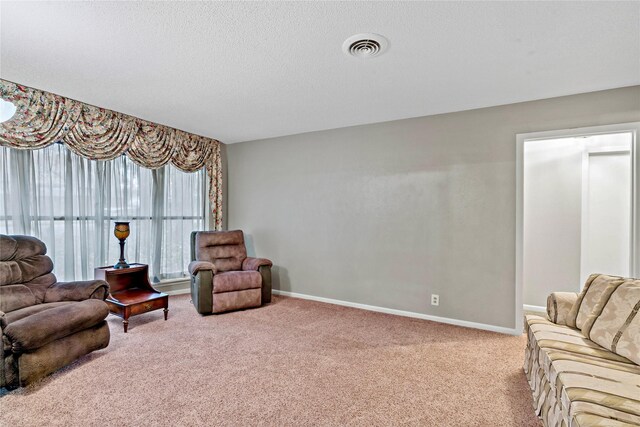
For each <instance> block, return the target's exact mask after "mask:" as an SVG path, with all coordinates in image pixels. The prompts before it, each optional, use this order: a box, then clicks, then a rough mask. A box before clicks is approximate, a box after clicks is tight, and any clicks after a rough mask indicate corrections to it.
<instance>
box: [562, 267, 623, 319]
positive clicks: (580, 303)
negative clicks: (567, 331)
mask: <svg viewBox="0 0 640 427" xmlns="http://www.w3.org/2000/svg"><path fill="white" fill-rule="evenodd" d="M623 281H624V279H623V278H621V277H618V276H608V275H606V274H592V275H591V276H589V278H588V279H587V281H586V282H585V284H584V288H582V292H580V295H578V300H577V301H576V303H575V304H574V305H573V307H572V308H571V311H570V312H569V315H568V316H567V326H571V327H572V328H578V329H581V328H582V326H583V325H584V323H585V322H586V321H587V318H588V317H589V315H590V314H591V311H592V310H593V309H594V308H595V306H596V304H597V303H598V302H599V301H600V297H601V296H602V293H603V292H605V290H606V289H607V288H608V287H612V286H613V287H614V286H617V285H619V284H620V283H622V282H623Z"/></svg>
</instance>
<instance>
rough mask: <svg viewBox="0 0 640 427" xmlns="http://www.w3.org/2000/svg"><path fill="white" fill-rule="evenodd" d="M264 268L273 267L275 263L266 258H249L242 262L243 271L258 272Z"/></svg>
mask: <svg viewBox="0 0 640 427" xmlns="http://www.w3.org/2000/svg"><path fill="white" fill-rule="evenodd" d="M262 266H265V267H271V266H273V263H272V262H271V261H270V260H268V259H266V258H251V257H247V258H245V259H244V261H242V270H243V271H258V269H259V268H260V267H262Z"/></svg>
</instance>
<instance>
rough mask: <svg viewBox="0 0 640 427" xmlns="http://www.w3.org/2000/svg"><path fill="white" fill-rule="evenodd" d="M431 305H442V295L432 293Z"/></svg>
mask: <svg viewBox="0 0 640 427" xmlns="http://www.w3.org/2000/svg"><path fill="white" fill-rule="evenodd" d="M431 305H440V295H436V294H431Z"/></svg>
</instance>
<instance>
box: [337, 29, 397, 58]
mask: <svg viewBox="0 0 640 427" xmlns="http://www.w3.org/2000/svg"><path fill="white" fill-rule="evenodd" d="M387 46H389V42H388V41H387V39H385V38H384V37H382V36H381V35H380V34H373V33H365V34H356V35H355V36H351V37H349V38H348V39H346V40H345V41H344V43H342V51H343V52H344V53H346V54H347V55H352V56H355V57H356V58H372V57H374V56H378V55H380V54H381V53H382V52H384V51H385V50H386V48H387Z"/></svg>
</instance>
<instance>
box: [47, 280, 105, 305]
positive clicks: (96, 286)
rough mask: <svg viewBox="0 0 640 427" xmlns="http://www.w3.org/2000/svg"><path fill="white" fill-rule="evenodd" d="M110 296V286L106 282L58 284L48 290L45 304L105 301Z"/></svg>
mask: <svg viewBox="0 0 640 427" xmlns="http://www.w3.org/2000/svg"><path fill="white" fill-rule="evenodd" d="M108 295H109V284H108V283H107V282H105V281H104V280H86V281H81V282H57V283H54V284H53V285H51V286H49V287H48V288H47V291H46V292H45V294H44V302H59V301H83V300H86V299H99V300H102V301H104V300H105V299H106V298H107V296H108Z"/></svg>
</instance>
